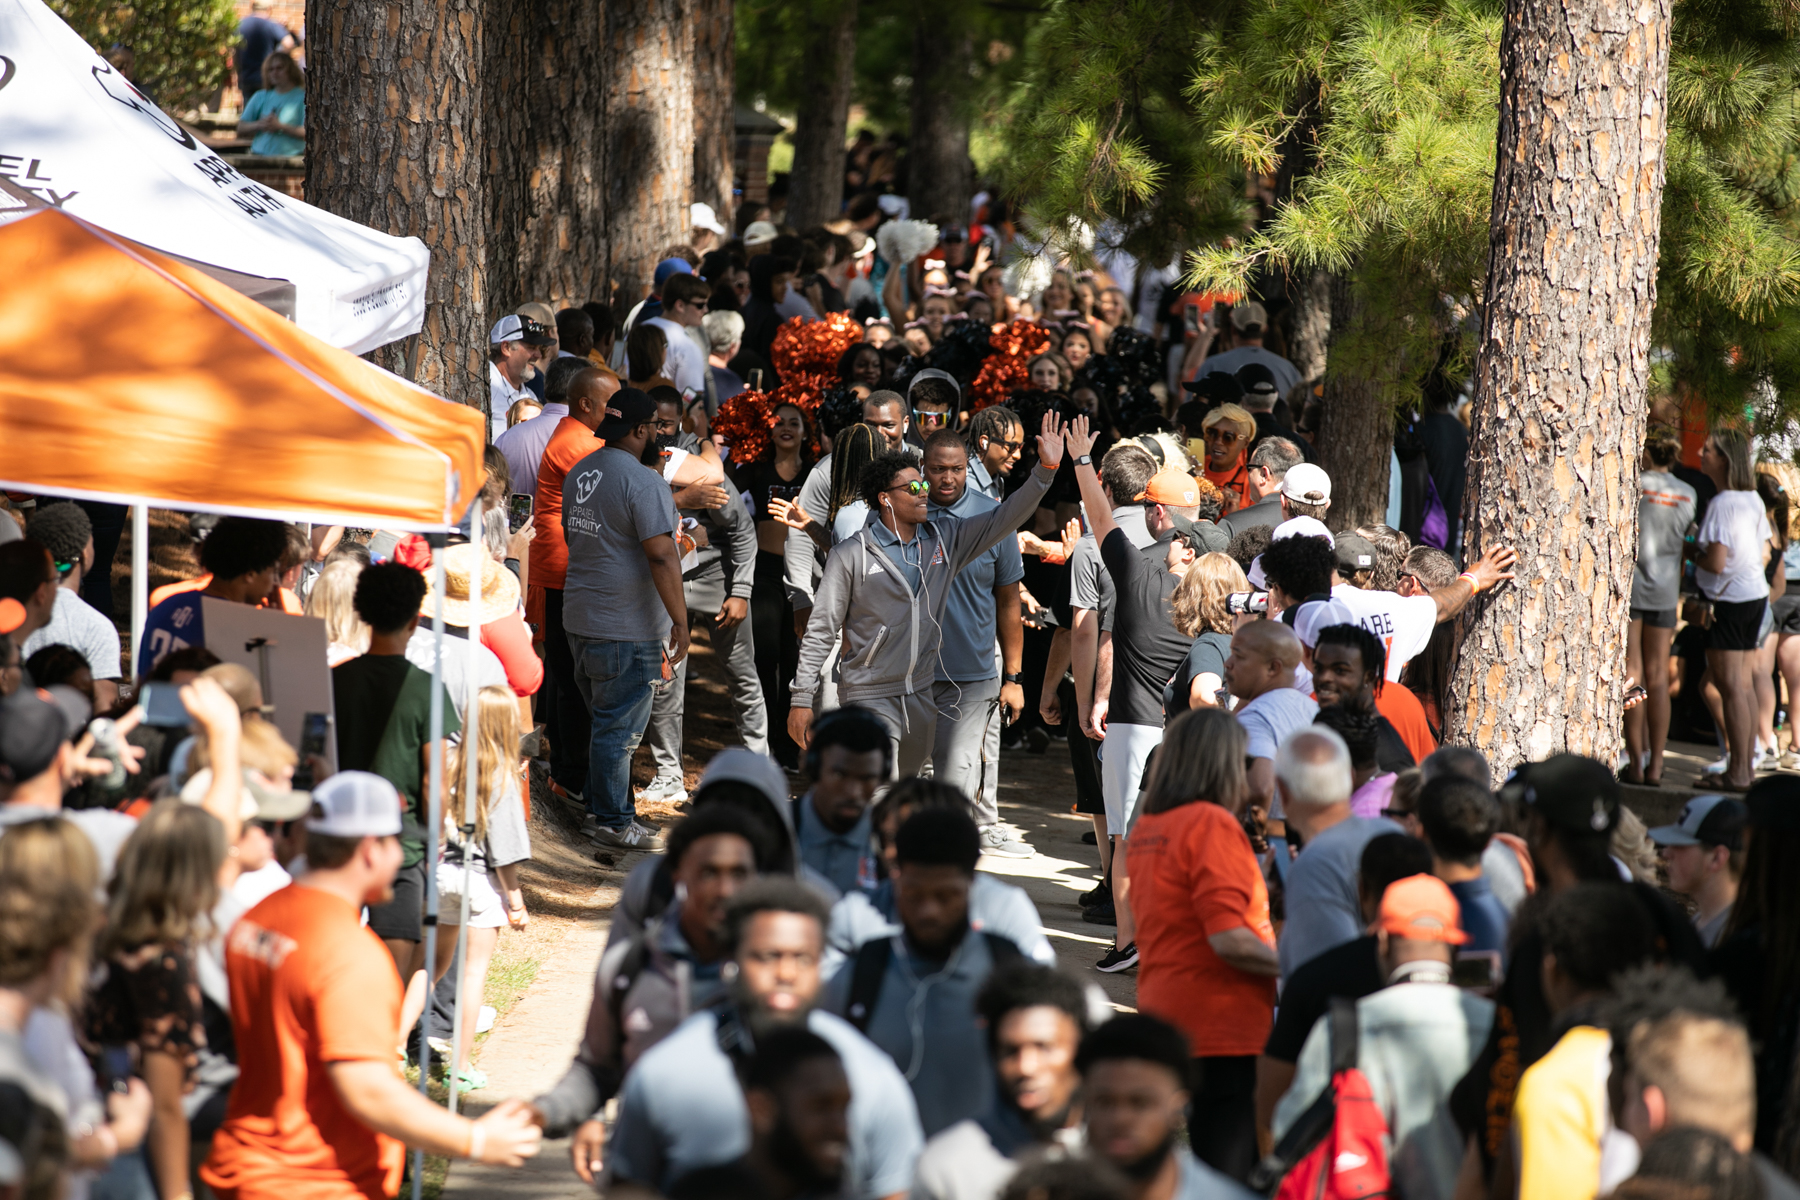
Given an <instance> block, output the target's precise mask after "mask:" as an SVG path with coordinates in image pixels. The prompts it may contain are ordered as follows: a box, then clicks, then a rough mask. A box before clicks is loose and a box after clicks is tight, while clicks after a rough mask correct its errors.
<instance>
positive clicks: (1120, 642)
mask: <svg viewBox="0 0 1800 1200" xmlns="http://www.w3.org/2000/svg"><path fill="white" fill-rule="evenodd" d="M1173 536H1174V534H1173V532H1170V533H1166V534H1164V535H1163V536H1162V537H1160V538H1158V539H1157V540H1156V541H1155V542H1153V543H1151V544H1150V545H1148V546H1145V547H1144V548H1143V549H1142V550H1139V549H1138V548H1137V547H1136V546H1133V545H1132V544H1131V539H1130V538H1128V537H1126V536H1125V531H1124V530H1123V529H1120V528H1118V527H1116V526H1115V527H1114V528H1113V531H1112V532H1111V533H1109V534H1107V535H1106V540H1105V541H1103V542H1101V543H1100V561H1101V562H1103V563H1105V564H1106V570H1107V572H1108V573H1109V574H1110V575H1111V576H1112V581H1113V591H1114V593H1115V595H1116V596H1117V600H1116V608H1115V610H1114V613H1113V676H1112V694H1111V697H1110V699H1109V701H1108V709H1107V714H1106V719H1107V720H1108V721H1118V722H1121V723H1123V724H1126V725H1150V726H1154V727H1155V728H1158V729H1160V728H1162V725H1163V706H1162V699H1163V688H1165V687H1167V686H1168V684H1169V680H1170V679H1172V678H1173V677H1174V675H1175V672H1176V671H1177V670H1179V669H1180V667H1181V664H1182V663H1183V662H1184V661H1185V660H1186V659H1187V653H1188V647H1189V646H1190V645H1192V642H1193V639H1191V638H1187V637H1183V636H1182V634H1181V631H1180V630H1178V629H1176V628H1175V618H1174V617H1173V616H1172V615H1171V613H1170V608H1169V601H1170V600H1171V599H1173V597H1174V595H1175V588H1176V585H1177V584H1179V583H1180V582H1181V577H1180V576H1178V575H1176V574H1174V573H1173V572H1171V571H1170V570H1169V567H1168V562H1167V555H1168V553H1169V539H1170V538H1172V537H1173Z"/></svg>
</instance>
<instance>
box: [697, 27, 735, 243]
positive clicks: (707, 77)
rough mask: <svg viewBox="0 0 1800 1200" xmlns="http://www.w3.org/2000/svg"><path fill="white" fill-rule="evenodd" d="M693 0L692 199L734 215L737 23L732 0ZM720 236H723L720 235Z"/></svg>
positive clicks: (724, 216)
mask: <svg viewBox="0 0 1800 1200" xmlns="http://www.w3.org/2000/svg"><path fill="white" fill-rule="evenodd" d="M693 3H694V22H693V23H694V188H693V193H694V194H693V198H694V202H695V203H698V204H710V205H712V209H713V212H715V213H716V214H718V217H719V221H720V223H721V224H723V225H725V226H727V227H730V225H731V217H732V204H731V187H732V166H731V164H732V159H733V157H734V156H735V150H736V146H737V105H736V101H735V96H736V93H737V45H736V37H737V23H736V11H737V10H736V6H735V5H734V4H733V3H732V0H693ZM720 240H721V241H723V240H724V239H723V238H721V239H720Z"/></svg>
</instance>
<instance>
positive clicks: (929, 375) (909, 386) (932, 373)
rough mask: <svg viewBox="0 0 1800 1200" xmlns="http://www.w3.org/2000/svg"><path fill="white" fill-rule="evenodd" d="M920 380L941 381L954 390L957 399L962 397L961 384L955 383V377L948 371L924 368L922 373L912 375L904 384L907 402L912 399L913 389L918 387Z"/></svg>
mask: <svg viewBox="0 0 1800 1200" xmlns="http://www.w3.org/2000/svg"><path fill="white" fill-rule="evenodd" d="M921 379H942V380H943V381H944V382H945V383H947V384H949V385H950V386H951V387H952V388H954V389H956V395H957V397H958V398H959V399H960V398H961V396H962V384H960V383H958V382H956V376H954V375H952V374H951V373H950V372H948V371H945V370H941V369H940V368H938V367H926V368H925V369H924V370H923V371H920V372H919V373H918V374H917V375H914V376H913V377H912V378H911V379H909V380H908V381H907V383H906V397H907V399H909V400H910V399H912V393H913V389H914V388H916V387H918V386H919V380H921Z"/></svg>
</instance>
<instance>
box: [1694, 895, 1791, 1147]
mask: <svg viewBox="0 0 1800 1200" xmlns="http://www.w3.org/2000/svg"><path fill="white" fill-rule="evenodd" d="M1711 965H1712V969H1713V971H1714V972H1715V973H1716V974H1717V975H1718V978H1719V981H1720V982H1721V983H1723V984H1724V985H1725V990H1726V991H1727V992H1729V993H1730V994H1731V998H1732V999H1733V1000H1735V1001H1737V1006H1738V1011H1739V1012H1741V1013H1743V1014H1744V1023H1745V1025H1746V1026H1747V1027H1748V1028H1749V1031H1750V1044H1751V1045H1752V1046H1754V1047H1756V1049H1757V1053H1756V1056H1755V1063H1756V1146H1757V1149H1759V1150H1763V1151H1769V1150H1773V1149H1774V1147H1775V1133H1776V1130H1777V1128H1778V1127H1779V1125H1780V1124H1781V1111H1782V1107H1783V1106H1784V1105H1785V1104H1786V1102H1787V1094H1788V1078H1789V1076H1790V1075H1791V1073H1792V1066H1793V1062H1794V1047H1795V1045H1796V1042H1797V1040H1800V996H1796V995H1794V994H1793V993H1792V992H1789V993H1788V994H1786V995H1783V996H1780V997H1778V998H1775V999H1774V1002H1773V1003H1769V997H1768V996H1767V995H1766V993H1767V991H1768V987H1769V971H1768V954H1767V952H1766V951H1765V950H1764V949H1763V944H1762V926H1761V925H1760V924H1755V925H1751V926H1750V927H1749V928H1748V929H1742V930H1739V931H1738V932H1737V933H1736V934H1735V935H1734V936H1732V937H1730V938H1727V939H1726V940H1724V941H1722V942H1720V943H1719V944H1718V946H1716V947H1714V949H1713V952H1712V961H1711Z"/></svg>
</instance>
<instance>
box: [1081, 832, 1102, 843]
mask: <svg viewBox="0 0 1800 1200" xmlns="http://www.w3.org/2000/svg"><path fill="white" fill-rule="evenodd" d="M1081 844H1082V845H1084V846H1098V845H1099V844H1100V836H1099V835H1098V834H1096V833H1095V832H1094V831H1093V830H1091V829H1090V830H1088V831H1087V832H1086V833H1084V834H1082V835H1081Z"/></svg>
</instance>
